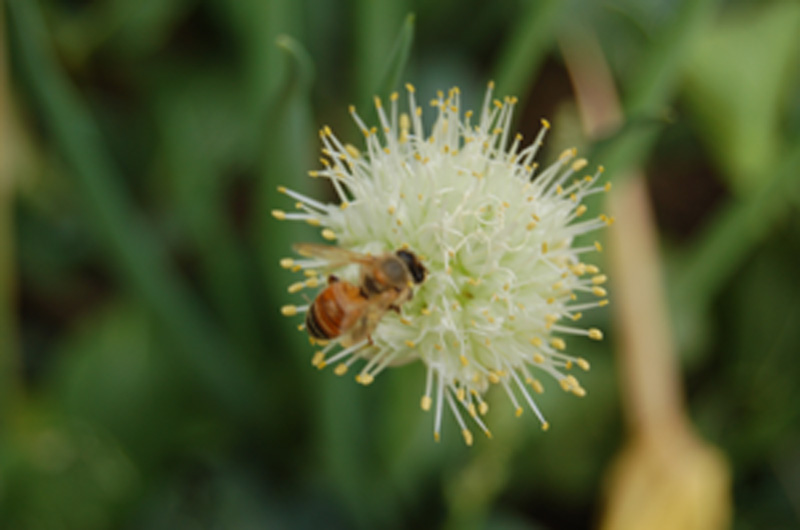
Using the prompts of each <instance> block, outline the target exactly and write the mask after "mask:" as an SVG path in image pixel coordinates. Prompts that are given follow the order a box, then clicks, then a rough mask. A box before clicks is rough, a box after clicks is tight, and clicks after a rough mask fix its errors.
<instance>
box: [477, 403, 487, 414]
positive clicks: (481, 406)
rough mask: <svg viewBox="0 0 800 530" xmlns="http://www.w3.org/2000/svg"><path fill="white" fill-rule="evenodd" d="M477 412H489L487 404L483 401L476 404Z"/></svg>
mask: <svg viewBox="0 0 800 530" xmlns="http://www.w3.org/2000/svg"><path fill="white" fill-rule="evenodd" d="M478 412H480V414H481V416H486V413H487V412H489V404H488V403H486V402H485V401H481V402H480V403H479V404H478Z"/></svg>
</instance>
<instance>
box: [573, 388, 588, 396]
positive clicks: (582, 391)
mask: <svg viewBox="0 0 800 530" xmlns="http://www.w3.org/2000/svg"><path fill="white" fill-rule="evenodd" d="M572 393H573V394H575V395H576V396H578V397H585V396H586V389H585V388H583V387H582V386H579V387H577V388H573V389H572Z"/></svg>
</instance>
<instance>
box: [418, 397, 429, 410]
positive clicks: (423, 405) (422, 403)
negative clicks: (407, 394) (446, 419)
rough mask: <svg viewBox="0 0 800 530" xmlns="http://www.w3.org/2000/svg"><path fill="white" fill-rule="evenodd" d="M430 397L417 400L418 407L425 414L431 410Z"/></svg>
mask: <svg viewBox="0 0 800 530" xmlns="http://www.w3.org/2000/svg"><path fill="white" fill-rule="evenodd" d="M431 402H432V400H431V397H430V396H422V399H420V400H419V406H420V408H421V409H422V410H424V411H425V412H427V411H429V410H431Z"/></svg>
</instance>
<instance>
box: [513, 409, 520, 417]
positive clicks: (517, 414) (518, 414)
mask: <svg viewBox="0 0 800 530" xmlns="http://www.w3.org/2000/svg"><path fill="white" fill-rule="evenodd" d="M514 416H516V417H517V418H519V417H520V416H522V407H517V409H516V410H515V411H514Z"/></svg>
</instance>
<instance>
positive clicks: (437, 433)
mask: <svg viewBox="0 0 800 530" xmlns="http://www.w3.org/2000/svg"><path fill="white" fill-rule="evenodd" d="M441 439H442V437H441V435H440V434H439V431H436V432H434V433H433V441H435V442H437V443H438V442H439V441H440V440H441Z"/></svg>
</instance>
